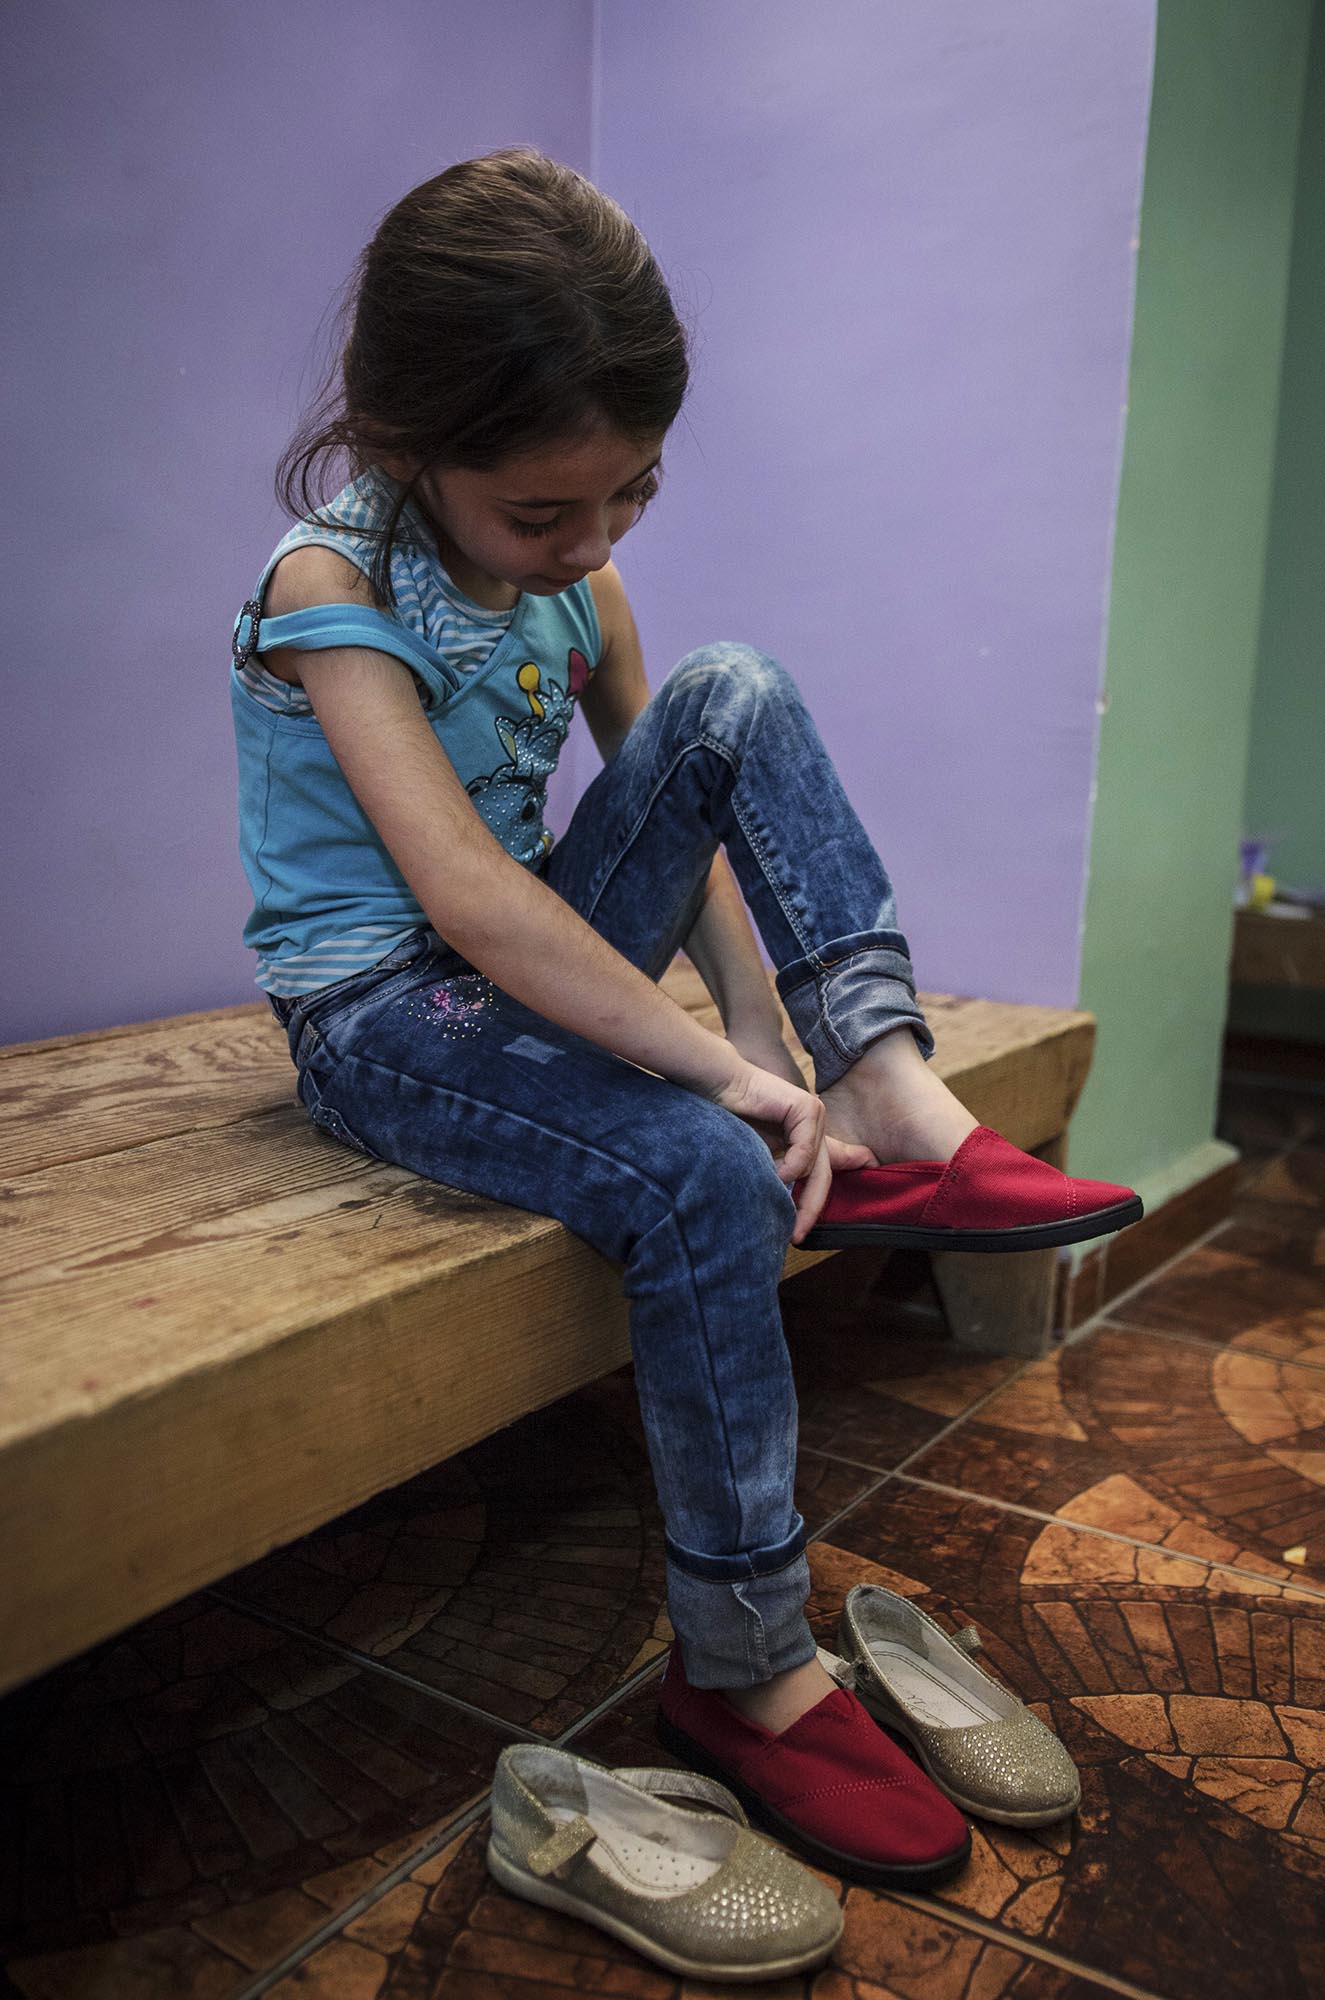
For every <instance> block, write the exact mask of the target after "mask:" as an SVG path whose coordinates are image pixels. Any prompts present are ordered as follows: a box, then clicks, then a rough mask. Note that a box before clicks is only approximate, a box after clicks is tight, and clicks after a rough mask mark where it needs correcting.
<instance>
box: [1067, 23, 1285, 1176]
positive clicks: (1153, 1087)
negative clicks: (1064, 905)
mask: <svg viewBox="0 0 1325 2000" xmlns="http://www.w3.org/2000/svg"><path fill="white" fill-rule="evenodd" d="M1311 12H1312V8H1311V0H1160V4H1159V10H1158V33H1157V42H1156V54H1155V82H1154V98H1153V104H1152V111H1151V129H1150V139H1149V144H1148V148H1147V155H1146V175H1145V189H1144V195H1143V201H1142V216H1141V247H1140V256H1139V261H1138V270H1137V300H1136V319H1135V328H1134V333H1133V348H1132V366H1131V382H1130V387H1129V391H1128V402H1129V415H1128V424H1127V435H1126V444H1125V449H1124V456H1123V470H1122V482H1121V488H1120V493H1119V506H1118V519H1117V527H1116V538H1115V550H1114V576H1113V591H1112V599H1111V605H1110V622H1109V639H1108V653H1107V668H1106V703H1107V707H1106V711H1105V713H1104V715H1103V718H1102V722H1101V736H1100V754H1099V764H1098V775H1097V793H1096V800H1095V808H1094V817H1093V822H1092V832H1091V852H1090V867H1089V878H1088V883H1087V889H1086V903H1085V920H1084V928H1083V938H1082V977H1081V1000H1080V1004H1081V1005H1082V1006H1083V1007H1086V1008H1089V1009H1090V1010H1091V1011H1092V1012H1093V1013H1095V1014H1096V1015H1097V1016H1098V1019H1099V1036H1098V1041H1097V1044H1096V1055H1095V1063H1094V1067H1093V1069H1092V1073H1091V1076H1090V1080H1089V1082H1088V1083H1087V1086H1086V1090H1085V1093H1084V1095H1083V1098H1082V1101H1081V1105H1080V1108H1079V1109H1078V1111H1077V1114H1076V1117H1075V1118H1074V1120H1073V1123H1072V1137H1071V1169H1072V1171H1073V1173H1076V1174H1086V1175H1093V1176H1100V1177H1103V1178H1106V1179H1111V1180H1124V1181H1128V1182H1130V1183H1131V1184H1132V1185H1134V1186H1136V1187H1138V1188H1139V1189H1140V1191H1141V1193H1142V1195H1143V1196H1145V1197H1146V1199H1147V1202H1148V1204H1149V1205H1151V1206H1158V1204H1159V1203H1160V1202H1161V1201H1163V1200H1164V1199H1166V1198H1167V1197H1168V1196H1170V1195H1172V1194H1174V1193H1176V1192H1178V1191H1179V1190H1180V1189H1181V1188H1183V1187H1185V1186H1189V1185H1191V1184H1192V1183H1193V1182H1195V1181H1197V1180H1200V1179H1202V1178H1203V1177H1204V1176H1205V1175H1206V1174H1208V1173H1210V1172H1212V1171H1213V1170H1214V1168H1215V1167H1216V1166H1218V1165H1219V1164H1221V1163H1222V1162H1223V1161H1224V1160H1227V1159H1231V1158H1233V1157H1234V1154H1233V1151H1232V1149H1231V1148H1230V1147H1227V1146H1223V1145H1221V1143H1220V1142H1219V1141H1217V1140H1215V1139H1213V1138H1212V1137H1211V1134H1212V1132H1213V1130H1214V1117H1215V1103H1216V1096H1217V1090H1218V1079H1219V1068H1220V1049H1221V1039H1222V1031H1223V1024H1224V1016H1225V1011H1226V1007H1227V1000H1228V972H1227V967H1228V953H1229V940H1230V926H1231V922H1232V904H1231V895H1232V884H1233V880H1234V877H1235V875H1236V867H1237V843H1238V839H1239V837H1240V835H1241V832H1242V802H1243V789H1244V781H1245V776H1246V763H1247V744H1248V733H1249V721H1250V709H1251V694H1252V683H1253V678H1254V672H1255V663H1256V652H1257V635H1258V630H1259V624H1260V610H1261V597H1262V581H1263V573H1264V565H1265V549H1266V538H1267V529H1268V522H1269V511H1270V493H1271V481H1272V473H1273V466H1274V453H1275V440H1276V432H1277V412H1278V393H1279V376H1280V360H1281V355H1282V351H1283V338H1284V321H1285V304H1286V298H1287V291H1288V270H1289V251H1290V244H1291V237H1292V214H1293V196H1294V183H1295V174H1296V166H1297V157H1298V135H1299V127H1300V122H1301V111H1302V97H1303V89H1304V84H1305V78H1306V61H1307V49H1308V41H1309V34H1310V27H1311Z"/></svg>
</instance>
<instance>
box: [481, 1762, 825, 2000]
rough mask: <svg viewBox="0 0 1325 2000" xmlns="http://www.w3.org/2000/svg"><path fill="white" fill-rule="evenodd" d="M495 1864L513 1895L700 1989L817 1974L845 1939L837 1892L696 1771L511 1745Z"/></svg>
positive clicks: (492, 1850) (496, 1826) (496, 1814)
mask: <svg viewBox="0 0 1325 2000" xmlns="http://www.w3.org/2000/svg"><path fill="white" fill-rule="evenodd" d="M668 1798H678V1799H686V1800H689V1801H690V1802H691V1803H692V1805H697V1806H699V1807H701V1808H704V1809H703V1810H699V1811H695V1810H687V1809H683V1808H682V1807H680V1806H675V1805H669V1804H668V1803H667V1802H666V1801H667V1799H668ZM487 1859H488V1868H489V1871H490V1873H491V1874H492V1875H493V1876H494V1877H495V1879H496V1880H497V1881H498V1882H499V1883H500V1884H501V1886H502V1887H503V1888H504V1889H509V1890H510V1891H511V1892H512V1894H514V1895H516V1896H524V1897H526V1898H527V1899H528V1901H530V1902H531V1903H542V1904H545V1905H546V1906H547V1907H548V1908H549V1909H553V1910H562V1911H564V1912H565V1913H566V1914H567V1915H568V1916H572V1917H581V1918H582V1919H583V1920H584V1922H585V1923H588V1924H596V1925H597V1927H598V1928H599V1930H604V1931H610V1932H611V1933H612V1935H613V1936H614V1937H618V1938H621V1939H622V1940H623V1941H624V1942H625V1943H626V1944H628V1945H631V1946H632V1947H633V1948H634V1949H635V1950H636V1951H638V1952H642V1953H643V1955H644V1956H645V1958H651V1959H653V1960H655V1961H656V1963H657V1964H659V1965H665V1966H666V1967H667V1969H668V1971H669V1972H679V1973H681V1974H683V1975H687V1976H689V1977H691V1978H695V1979H728V1980H733V1981H735V1980H755V1979H777V1978H781V1977H784V1976H786V1975H789V1974H791V1973H795V1972H805V1971H808V1970H809V1968H810V1967H811V1966H815V1965H818V1964H820V1963H821V1962H822V1960H824V1959H825V1958H827V1956H828V1954H829V1952H831V1950H832V1949H833V1946H834V1945H835V1944H836V1943H837V1940H838V1938H839V1937H840V1936H841V1935H842V1912H841V1909H840V1908H839V1906H838V1902H837V1898H836V1897H835V1896H834V1895H833V1893H832V1891H831V1890H830V1889H828V1888H826V1887H825V1885H824V1884H823V1883H822V1882H821V1881H820V1880H819V1879H818V1877H817V1876H815V1875H812V1874H811V1873H810V1871H809V1870H808V1869H807V1868H802V1867H801V1865H800V1863H799V1862H798V1861H794V1860H793V1859H792V1857H791V1855H789V1854H785V1853H784V1852H783V1851H782V1849H781V1848H780V1847H775V1846H774V1845H773V1843H772V1842H771V1841H768V1840H765V1839H764V1838H763V1836H762V1835H761V1834H757V1833H754V1832H752V1831H751V1829H750V1828H749V1827H748V1826H747V1824H746V1820H745V1814H744V1812H743V1811H742V1810H741V1807H740V1805H739V1804H738V1803H737V1801H736V1799H734V1798H733V1797H732V1794H731V1793H730V1792H729V1791H728V1790H727V1789H726V1787H725V1786H723V1785H719V1784H717V1783H716V1782H715V1781H714V1780H713V1779H711V1778H702V1777H700V1776H698V1775H697V1774H696V1773H695V1772H693V1771H664V1770H647V1769H627V1770H616V1771H609V1770H608V1769H607V1768H606V1767H605V1766H604V1765H602V1764H595V1763H593V1762H592V1761H591V1759H589V1758H588V1757H577V1756H574V1755H572V1753H571V1752H570V1751H567V1750H554V1749H552V1748H551V1747H550V1746H549V1747H545V1746H544V1745H543V1744H540V1743H512V1744H508V1745H507V1747H506V1748H505V1749H504V1750H503V1751H502V1753H501V1755H500V1756H499V1757H498V1759H497V1773H496V1777H495V1779H494V1782H493V1787H492V1835H491V1838H490V1839H489V1841H488V1855H487Z"/></svg>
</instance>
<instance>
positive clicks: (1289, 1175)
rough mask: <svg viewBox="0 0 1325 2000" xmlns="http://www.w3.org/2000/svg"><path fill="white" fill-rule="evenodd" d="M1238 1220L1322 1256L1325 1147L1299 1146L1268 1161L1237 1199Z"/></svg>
mask: <svg viewBox="0 0 1325 2000" xmlns="http://www.w3.org/2000/svg"><path fill="white" fill-rule="evenodd" d="M1237 1216H1238V1220H1239V1221H1242V1222H1254V1223H1259V1224H1260V1225H1261V1226H1262V1227H1263V1228H1267V1229H1274V1230H1279V1231H1281V1232H1282V1233H1283V1234H1285V1235H1288V1236H1292V1237H1296V1238H1298V1239H1299V1240H1300V1241H1303V1242H1305V1243H1308V1244H1310V1245H1312V1246H1314V1247H1317V1248H1320V1249H1321V1250H1322V1252H1325V1146H1298V1147H1297V1148H1296V1149H1295V1150H1294V1151H1293V1152H1291V1153H1282V1154H1280V1156H1279V1157H1278V1158H1277V1159H1274V1160H1271V1161H1270V1162H1269V1164H1268V1165H1267V1166H1266V1168H1265V1170H1264V1172H1263V1173H1260V1174H1258V1175H1257V1176H1256V1178H1255V1179H1254V1180H1253V1181H1251V1182H1249V1183H1248V1185H1247V1188H1246V1190H1245V1192H1244V1193H1243V1194H1241V1195H1240V1196H1239V1198H1238V1204H1237Z"/></svg>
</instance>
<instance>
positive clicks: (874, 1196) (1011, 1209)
mask: <svg viewBox="0 0 1325 2000" xmlns="http://www.w3.org/2000/svg"><path fill="white" fill-rule="evenodd" d="M799 1188H800V1183H799V1182H797V1184H796V1190H794V1191H799ZM1142 1213H1143V1210H1142V1207H1141V1197H1140V1195H1139V1194H1137V1193H1136V1192H1135V1191H1134V1190H1133V1189H1132V1188H1129V1187H1118V1186H1115V1185H1114V1183H1113V1182H1112V1181H1074V1180H1069V1179H1068V1177H1067V1175H1066V1174H1064V1173H1060V1172H1059V1170H1058V1168H1057V1167H1051V1166H1049V1165H1047V1163H1046V1162H1045V1161H1044V1160H1035V1159H1032V1158H1031V1156H1030V1154H1029V1153H1023V1152H1021V1151H1020V1150H1019V1148H1018V1147H1016V1146H1013V1145H1011V1144H1010V1143H1009V1142H1008V1140H1006V1139H1004V1138H1002V1137H1001V1136H1000V1135H999V1134H998V1133H997V1132H995V1131H992V1130H991V1128H990V1127H989V1126H988V1125H977V1126H976V1128H975V1130H974V1132H971V1133H969V1134H968V1135H967V1137H966V1138H965V1139H963V1140H962V1143H961V1145H960V1146H959V1147H958V1148H957V1150H956V1152H955V1153H954V1154H953V1156H952V1158H951V1159H950V1160H948V1161H946V1162H945V1161H943V1160H899V1161H896V1162H895V1163H894V1164H892V1165H890V1166H882V1167H856V1168H854V1169H852V1170H851V1171H850V1172H848V1173H840V1174H835V1175H834V1176H833V1185H832V1187H831V1189H830V1190H829V1194H828V1199H827V1201H826V1202H825V1203H824V1205H823V1208H822V1210H821V1211H820V1215H819V1220H818V1222H816V1224H815V1225H814V1228H813V1229H812V1230H811V1231H810V1233H809V1235H808V1236H807V1237H806V1238H805V1245H804V1247H805V1248H806V1249H807V1250H846V1249H849V1248H850V1247H851V1245H852V1244H854V1243H870V1244H877V1245H880V1246H883V1247H887V1248H890V1249H894V1250H1047V1249H1049V1248H1050V1247H1051V1245H1053V1244H1056V1243H1080V1242H1082V1241H1084V1240H1085V1238H1087V1237H1089V1236H1107V1235H1109V1234H1110V1232H1111V1231H1113V1230H1115V1229H1124V1228H1126V1226H1127V1224H1128V1223H1129V1222H1139V1221H1140V1219H1141V1216H1142Z"/></svg>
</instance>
